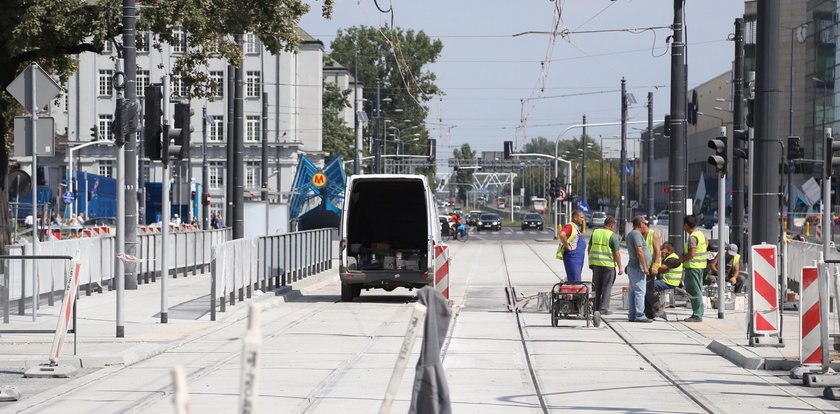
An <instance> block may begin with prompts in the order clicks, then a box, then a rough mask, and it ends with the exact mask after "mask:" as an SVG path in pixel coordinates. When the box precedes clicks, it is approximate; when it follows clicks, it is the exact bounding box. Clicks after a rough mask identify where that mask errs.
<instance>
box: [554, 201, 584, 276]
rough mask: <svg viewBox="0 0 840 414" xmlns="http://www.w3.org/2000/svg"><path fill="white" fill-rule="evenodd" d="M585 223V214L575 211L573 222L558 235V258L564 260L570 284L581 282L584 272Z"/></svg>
mask: <svg viewBox="0 0 840 414" xmlns="http://www.w3.org/2000/svg"><path fill="white" fill-rule="evenodd" d="M583 223H584V216H583V212H582V211H580V210H575V211H573V212H572V221H571V222H570V223H569V224H566V225H565V226H563V229H561V230H560V231H559V232H558V233H557V237H558V238H559V239H560V245H559V246H557V255H556V257H557V258H558V259H561V260H563V267H564V268H565V269H566V281H568V282H580V274H581V273H582V272H583V261H584V259H585V257H586V240H584V239H583V232H582V230H581V227H582V226H583Z"/></svg>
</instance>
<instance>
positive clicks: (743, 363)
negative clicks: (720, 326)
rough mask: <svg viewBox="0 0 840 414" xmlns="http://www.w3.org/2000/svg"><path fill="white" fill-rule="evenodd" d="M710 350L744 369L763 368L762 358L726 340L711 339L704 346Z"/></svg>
mask: <svg viewBox="0 0 840 414" xmlns="http://www.w3.org/2000/svg"><path fill="white" fill-rule="evenodd" d="M706 348H707V349H709V350H710V351H712V352H714V353H716V354H718V355H720V356H722V357H724V358H726V359H727V360H728V361H729V362H732V363H733V364H735V365H737V366H739V367H741V368H746V369H763V368H764V358H763V357H760V356H758V355H756V354H754V353H752V352H751V351H749V350H748V349H746V348H744V347H742V346H740V345H738V344H736V343H734V342H731V341H726V340H717V339H715V340H713V341H712V342H710V343H709V345H707V346H706Z"/></svg>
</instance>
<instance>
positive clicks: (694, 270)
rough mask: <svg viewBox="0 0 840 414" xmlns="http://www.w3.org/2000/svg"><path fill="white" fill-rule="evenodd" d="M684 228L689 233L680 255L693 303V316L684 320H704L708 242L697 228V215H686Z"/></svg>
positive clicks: (687, 291) (689, 296)
mask: <svg viewBox="0 0 840 414" xmlns="http://www.w3.org/2000/svg"><path fill="white" fill-rule="evenodd" d="M683 230H685V232H686V233H688V238H687V239H686V241H685V250H684V251H685V254H683V255H682V256H681V257H680V262H682V263H683V268H684V273H683V280H684V282H683V283H685V290H686V293H688V300H689V302H690V303H691V316H690V317H688V318H685V319H684V320H683V321H684V322H702V321H703V273H704V270H705V269H706V261H707V260H708V257H707V256H708V255H707V254H706V251H707V250H708V242H707V241H706V236H704V235H703V232H701V231H700V230H698V229H697V217H694V216H693V215H689V216H685V218H684V219H683Z"/></svg>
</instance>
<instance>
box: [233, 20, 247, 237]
mask: <svg viewBox="0 0 840 414" xmlns="http://www.w3.org/2000/svg"><path fill="white" fill-rule="evenodd" d="M234 38H235V39H236V46H237V47H238V48H239V51H240V53H242V54H243V55H244V54H245V50H244V46H245V44H244V42H243V41H242V35H236V36H234ZM235 71H236V72H235V73H236V84H235V86H234V89H235V92H234V98H233V102H234V105H233V111H234V117H233V129H234V133H233V238H234V239H241V238H243V237H245V209H244V203H245V179H244V178H245V176H244V168H245V157H244V155H245V137H244V136H243V133H244V131H243V128H242V126H243V125H244V116H245V115H244V111H245V78H244V76H245V71H244V67H243V63H240V64H239V66H237V67H236V70H235Z"/></svg>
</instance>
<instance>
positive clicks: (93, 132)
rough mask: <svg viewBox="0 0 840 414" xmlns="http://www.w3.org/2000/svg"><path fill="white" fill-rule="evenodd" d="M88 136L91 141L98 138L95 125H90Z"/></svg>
mask: <svg viewBox="0 0 840 414" xmlns="http://www.w3.org/2000/svg"><path fill="white" fill-rule="evenodd" d="M90 137H91V138H92V140H93V141H97V140H99V128H98V127H97V126H96V125H94V126H92V127H90Z"/></svg>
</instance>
